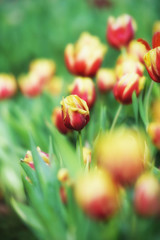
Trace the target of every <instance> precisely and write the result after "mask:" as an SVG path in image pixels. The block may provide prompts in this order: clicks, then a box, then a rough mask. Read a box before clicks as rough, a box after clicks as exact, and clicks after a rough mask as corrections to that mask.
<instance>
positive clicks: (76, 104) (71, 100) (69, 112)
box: [61, 95, 90, 131]
mask: <svg viewBox="0 0 160 240" xmlns="http://www.w3.org/2000/svg"><path fill="white" fill-rule="evenodd" d="M61 105H62V117H63V121H64V125H65V126H66V127H67V128H69V129H73V130H77V131H80V130H81V129H82V128H84V127H85V126H86V124H87V123H88V122H89V119H90V116H89V109H88V106H87V103H86V102H85V101H84V100H83V99H81V98H80V97H78V96H77V95H70V96H68V97H66V98H64V99H63V100H62V101H61Z"/></svg>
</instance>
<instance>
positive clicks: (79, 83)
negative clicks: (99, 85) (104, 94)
mask: <svg viewBox="0 0 160 240" xmlns="http://www.w3.org/2000/svg"><path fill="white" fill-rule="evenodd" d="M69 91H70V93H71V94H73V95H77V96H79V97H80V98H82V99H83V100H85V101H86V103H87V105H88V107H89V108H91V107H92V106H93V104H94V102H95V100H96V89H95V85H94V83H93V81H92V79H91V78H88V77H76V78H75V80H74V82H73V83H72V85H70V86H69Z"/></svg>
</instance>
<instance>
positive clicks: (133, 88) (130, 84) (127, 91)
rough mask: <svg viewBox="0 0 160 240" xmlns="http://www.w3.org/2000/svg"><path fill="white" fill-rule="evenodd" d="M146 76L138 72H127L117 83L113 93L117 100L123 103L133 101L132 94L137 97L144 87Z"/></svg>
mask: <svg viewBox="0 0 160 240" xmlns="http://www.w3.org/2000/svg"><path fill="white" fill-rule="evenodd" d="M144 83H145V77H144V76H143V77H140V76H139V75H138V74H137V73H127V74H125V75H124V76H122V77H121V78H120V80H119V81H118V82H117V83H116V84H115V86H114V89H113V93H114V96H115V98H116V100H117V101H118V102H120V103H122V104H130V103H132V94H133V92H135V93H136V95H137V97H138V95H139V94H140V92H141V90H142V89H143V88H144Z"/></svg>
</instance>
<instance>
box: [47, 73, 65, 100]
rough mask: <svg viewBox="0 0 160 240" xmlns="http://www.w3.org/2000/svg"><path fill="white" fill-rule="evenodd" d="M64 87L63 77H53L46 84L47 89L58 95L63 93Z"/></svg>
mask: <svg viewBox="0 0 160 240" xmlns="http://www.w3.org/2000/svg"><path fill="white" fill-rule="evenodd" d="M62 88H63V79H62V78H61V77H57V76H55V77H53V78H52V79H51V80H50V81H49V82H48V83H46V85H45V90H46V91H47V92H49V93H50V94H51V95H53V96H58V95H60V94H61V92H62Z"/></svg>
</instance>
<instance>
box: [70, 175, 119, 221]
mask: <svg viewBox="0 0 160 240" xmlns="http://www.w3.org/2000/svg"><path fill="white" fill-rule="evenodd" d="M75 198H76V200H77V202H78V204H79V205H80V207H81V208H82V209H83V210H84V212H85V213H86V214H87V215H89V216H90V217H91V218H95V219H99V220H104V219H107V218H110V217H111V216H112V215H114V214H115V213H116V211H117V210H118V208H119V206H120V198H119V189H118V187H117V185H116V184H115V183H114V181H113V180H112V178H111V176H110V174H109V173H107V172H106V173H104V172H103V171H96V172H90V173H88V174H87V175H84V176H81V177H80V178H79V179H78V180H77V182H76V184H75Z"/></svg>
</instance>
